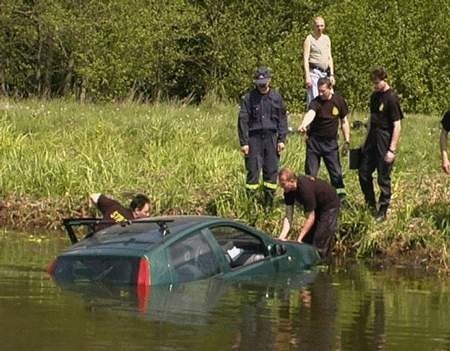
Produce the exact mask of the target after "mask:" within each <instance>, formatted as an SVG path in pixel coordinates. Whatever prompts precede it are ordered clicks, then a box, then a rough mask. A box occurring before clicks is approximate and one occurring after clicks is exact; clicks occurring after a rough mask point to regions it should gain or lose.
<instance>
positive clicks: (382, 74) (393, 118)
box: [358, 68, 403, 221]
mask: <svg viewBox="0 0 450 351" xmlns="http://www.w3.org/2000/svg"><path fill="white" fill-rule="evenodd" d="M386 79H387V73H386V71H385V70H384V69H382V68H378V69H375V70H373V71H372V73H371V80H372V83H373V87H374V92H373V93H372V95H371V97H370V122H369V130H368V134H367V138H366V141H365V143H364V145H363V147H362V157H361V163H360V166H359V172H358V173H359V183H360V185H361V190H362V192H363V193H364V198H365V201H366V204H367V205H368V206H369V208H371V209H372V210H373V211H376V200H375V193H374V189H373V178H372V173H373V172H374V171H375V169H376V170H377V181H378V186H379V187H380V197H379V207H378V211H377V212H376V219H377V221H383V220H385V219H386V212H387V209H388V207H389V203H390V200H391V172H392V166H393V163H394V159H395V157H396V152H397V143H398V140H399V138H400V131H401V123H400V120H401V119H402V118H403V112H402V110H401V108H400V102H399V99H398V97H397V94H396V93H395V92H394V91H393V90H392V89H391V87H390V86H389V84H388V83H387V81H386Z"/></svg>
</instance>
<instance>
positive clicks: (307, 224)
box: [297, 211, 316, 243]
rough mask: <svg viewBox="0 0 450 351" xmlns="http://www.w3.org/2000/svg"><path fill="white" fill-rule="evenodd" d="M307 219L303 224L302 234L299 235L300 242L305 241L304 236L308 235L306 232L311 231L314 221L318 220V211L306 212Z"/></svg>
mask: <svg viewBox="0 0 450 351" xmlns="http://www.w3.org/2000/svg"><path fill="white" fill-rule="evenodd" d="M305 216H306V221H305V223H304V224H303V227H302V229H301V230H300V234H299V235H298V239H297V241H298V242H299V243H301V242H303V238H304V237H305V236H306V234H308V233H309V231H310V230H311V229H312V227H313V225H314V221H315V220H316V213H315V212H314V211H311V212H306V213H305Z"/></svg>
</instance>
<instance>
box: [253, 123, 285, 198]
mask: <svg viewBox="0 0 450 351" xmlns="http://www.w3.org/2000/svg"><path fill="white" fill-rule="evenodd" d="M277 138H278V137H277V133H276V132H274V131H260V132H253V133H250V136H249V143H248V145H249V149H250V150H249V153H248V155H247V157H246V158H245V168H246V169H247V188H249V189H252V188H256V187H257V186H258V185H259V177H260V173H261V169H262V176H263V181H264V186H265V187H266V188H269V189H276V185H277V173H278V161H279V154H278V151H277Z"/></svg>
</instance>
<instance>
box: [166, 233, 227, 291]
mask: <svg viewBox="0 0 450 351" xmlns="http://www.w3.org/2000/svg"><path fill="white" fill-rule="evenodd" d="M167 259H168V263H169V267H170V271H171V280H172V282H173V283H181V282H187V281H193V280H199V279H205V278H208V277H212V276H214V275H217V274H219V273H220V272H221V268H220V264H219V262H218V259H217V256H216V253H215V252H214V250H213V248H212V247H211V245H210V243H209V242H208V240H207V238H206V236H205V235H204V233H203V232H202V231H196V232H194V233H193V234H190V235H189V236H187V237H183V238H181V239H179V240H177V241H175V242H173V243H171V244H170V245H169V246H168V247H167Z"/></svg>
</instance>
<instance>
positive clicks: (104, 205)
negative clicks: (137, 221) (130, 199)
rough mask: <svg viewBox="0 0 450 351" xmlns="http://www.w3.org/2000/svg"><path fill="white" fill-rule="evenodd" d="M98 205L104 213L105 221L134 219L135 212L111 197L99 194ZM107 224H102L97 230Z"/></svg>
mask: <svg viewBox="0 0 450 351" xmlns="http://www.w3.org/2000/svg"><path fill="white" fill-rule="evenodd" d="M97 207H98V209H99V210H100V212H101V213H102V215H103V220H105V221H114V222H116V223H118V222H123V221H127V220H131V219H133V213H132V212H131V211H130V210H129V209H127V208H125V207H123V206H122V205H121V204H120V203H119V202H117V201H116V200H113V199H110V198H109V197H107V196H105V195H100V196H99V198H98V201H97ZM111 225H112V224H111ZM107 226H108V225H107V224H102V225H100V226H98V227H97V230H99V229H101V228H105V227H107Z"/></svg>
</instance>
